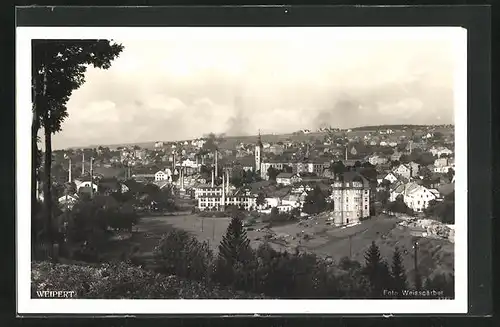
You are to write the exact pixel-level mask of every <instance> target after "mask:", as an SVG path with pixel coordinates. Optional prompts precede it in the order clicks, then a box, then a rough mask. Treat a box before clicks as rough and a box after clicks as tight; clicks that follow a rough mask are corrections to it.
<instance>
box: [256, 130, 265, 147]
mask: <svg viewBox="0 0 500 327" xmlns="http://www.w3.org/2000/svg"><path fill="white" fill-rule="evenodd" d="M257 146H258V147H260V148H263V147H264V145H262V139H261V137H260V129H259V136H258V138H257Z"/></svg>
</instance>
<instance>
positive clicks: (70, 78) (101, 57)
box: [32, 40, 123, 242]
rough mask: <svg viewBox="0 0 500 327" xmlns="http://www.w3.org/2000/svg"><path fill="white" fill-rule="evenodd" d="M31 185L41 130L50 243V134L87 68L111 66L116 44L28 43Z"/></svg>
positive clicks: (58, 125) (58, 126) (64, 114)
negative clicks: (30, 51) (29, 61)
mask: <svg viewBox="0 0 500 327" xmlns="http://www.w3.org/2000/svg"><path fill="white" fill-rule="evenodd" d="M32 49H33V51H32V56H33V57H32V60H33V61H32V62H33V65H32V96H33V99H32V103H33V108H32V110H33V120H32V152H33V156H32V158H33V162H32V165H33V169H32V181H33V185H35V183H36V182H35V181H36V170H37V167H38V166H39V161H38V160H37V159H36V158H37V156H36V154H37V152H38V147H37V136H38V133H39V130H40V128H41V127H43V129H44V139H45V160H44V166H45V167H44V174H45V181H46V182H45V183H44V199H45V203H44V218H45V227H46V231H45V239H46V241H48V242H53V239H54V235H53V231H52V228H50V226H51V225H52V224H51V221H52V201H51V198H52V197H51V183H50V182H49V181H50V180H51V164H52V134H55V133H56V132H59V131H60V130H61V126H62V123H63V121H64V119H65V118H66V117H68V112H67V108H66V104H67V102H68V101H69V98H70V96H71V94H72V92H73V90H76V89H78V88H79V87H80V86H81V85H82V84H83V83H84V82H85V72H86V70H87V67H88V66H90V65H92V66H94V67H96V68H102V69H108V68H109V67H110V66H111V62H112V61H113V60H114V59H115V58H116V57H118V55H119V54H120V53H121V51H122V50H123V47H122V46H121V45H120V44H114V43H111V42H110V41H108V40H78V41H69V40H64V41H61V40H35V41H33V43H32ZM33 199H35V201H36V192H35V191H34V190H32V200H33Z"/></svg>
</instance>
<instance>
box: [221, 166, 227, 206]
mask: <svg viewBox="0 0 500 327" xmlns="http://www.w3.org/2000/svg"><path fill="white" fill-rule="evenodd" d="M224 180H225V178H224V174H222V197H221V201H220V205H221V207H222V210H224V202H225V201H224V200H225V197H226V194H225V190H224V186H225V183H224Z"/></svg>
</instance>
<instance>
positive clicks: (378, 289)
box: [364, 241, 390, 297]
mask: <svg viewBox="0 0 500 327" xmlns="http://www.w3.org/2000/svg"><path fill="white" fill-rule="evenodd" d="M364 274H365V275H366V277H367V278H368V280H369V281H370V286H371V289H372V296H373V297H379V296H381V295H382V291H383V290H384V289H388V288H389V286H390V285H389V282H390V273H389V268H388V267H387V264H386V263H385V262H384V261H383V260H382V258H381V257H380V250H379V248H378V246H377V245H376V244H375V241H372V244H371V245H370V248H368V250H367V251H366V253H365V267H364Z"/></svg>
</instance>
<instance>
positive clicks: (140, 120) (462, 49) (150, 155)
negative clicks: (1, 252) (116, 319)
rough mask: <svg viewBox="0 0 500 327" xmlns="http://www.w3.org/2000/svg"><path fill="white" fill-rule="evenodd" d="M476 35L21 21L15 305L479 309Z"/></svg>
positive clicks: (183, 309) (435, 30) (174, 309)
mask: <svg viewBox="0 0 500 327" xmlns="http://www.w3.org/2000/svg"><path fill="white" fill-rule="evenodd" d="M466 50H467V30H466V29H463V28H460V27H201V26H200V27H122V28H115V27H99V28H87V27H64V28H63V27H19V28H18V29H17V59H16V60H17V88H18V91H17V92H18V93H17V133H18V134H17V135H18V136H17V138H18V140H17V142H18V145H17V146H18V154H17V155H18V168H17V169H18V173H17V174H18V175H17V180H18V196H19V197H21V198H20V200H19V201H18V205H19V206H18V209H17V210H18V218H17V219H18V220H17V233H18V234H17V235H18V242H19V243H18V285H17V287H18V292H19V294H18V308H19V310H21V309H22V310H23V312H25V313H116V314H127V313H150V314H151V313H254V312H259V313H358V312H359V310H360V307H362V311H363V312H368V313H384V312H386V311H391V312H395V313H406V312H409V313H412V312H417V313H418V312H430V313H432V312H435V313H442V312H449V313H460V312H465V311H466V310H467V255H466V254H467V146H466V139H467V135H466V132H467V92H466V88H467V80H466V78H467V76H466V72H467V62H466V61H467V51H466ZM27 158H30V160H27ZM20 159H23V160H20ZM28 171H29V172H31V174H28ZM21 189H22V192H21ZM19 240H22V241H19ZM82 300H85V301H82ZM90 300H91V301H90ZM103 300H106V301H105V302H103ZM134 300H145V301H139V302H138V301H134ZM152 300H165V301H166V302H162V301H152ZM178 300H184V301H178ZM185 300H195V301H194V302H192V303H191V302H186V301H185ZM221 300H223V301H225V302H220V301H221ZM232 300H238V301H232ZM292 300H293V301H292ZM297 300H298V301H297ZM301 300H303V301H301ZM345 300H349V301H345ZM367 300H368V301H371V302H366V301H367ZM416 300H418V301H416ZM372 302H373V303H372ZM166 303H168V304H166ZM389 307H390V309H389Z"/></svg>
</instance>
